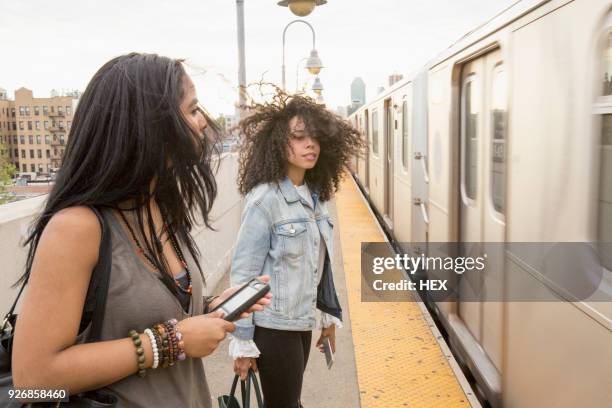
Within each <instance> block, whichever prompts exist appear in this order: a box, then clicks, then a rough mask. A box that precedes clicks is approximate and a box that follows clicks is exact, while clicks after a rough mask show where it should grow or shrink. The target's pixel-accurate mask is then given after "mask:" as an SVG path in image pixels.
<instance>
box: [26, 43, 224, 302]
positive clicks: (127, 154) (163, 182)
mask: <svg viewBox="0 0 612 408" xmlns="http://www.w3.org/2000/svg"><path fill="white" fill-rule="evenodd" d="M185 78H186V73H185V69H184V67H183V64H182V60H175V59H170V58H167V57H162V56H159V55H155V54H137V53H131V54H127V55H123V56H120V57H117V58H113V59H112V60H110V61H109V62H107V63H106V64H104V66H102V68H100V70H98V72H96V74H95V75H94V76H93V78H92V79H91V81H90V82H89V85H88V86H87V89H86V90H85V92H83V95H82V97H81V99H80V101H79V103H78V106H77V109H76V111H75V114H74V119H73V122H72V128H71V129H70V134H69V137H68V144H67V146H66V151H65V155H64V158H63V164H62V166H61V168H60V170H59V172H58V174H57V178H56V182H55V185H54V186H53V189H52V190H51V192H50V194H49V198H48V200H47V202H46V206H45V209H44V210H43V211H42V213H41V214H40V216H39V217H38V218H37V219H36V220H35V221H34V223H33V226H32V232H31V234H30V235H29V237H28V239H27V240H26V242H25V244H24V245H29V251H28V257H27V262H26V268H25V273H24V275H23V276H22V277H21V279H20V281H19V282H22V281H23V280H24V279H28V277H29V274H30V270H31V267H32V262H33V259H34V254H35V252H36V248H37V246H38V243H39V240H40V237H41V235H42V233H43V230H44V229H45V226H46V225H47V223H48V222H49V220H50V219H51V217H52V216H53V215H54V214H56V213H57V212H58V211H61V210H62V209H65V208H68V207H72V206H97V207H107V208H114V209H118V208H119V207H118V206H119V203H124V202H132V203H134V205H133V208H130V210H138V211H136V214H137V220H138V226H137V231H138V232H139V233H140V236H142V237H148V239H145V240H144V242H143V247H144V249H145V251H147V252H148V253H149V254H152V255H153V258H154V260H155V263H156V264H157V265H155V266H156V267H157V268H158V269H159V270H160V271H162V272H163V273H162V281H163V282H164V283H165V284H166V286H168V287H169V289H170V290H171V291H173V292H175V291H176V288H175V285H174V281H173V279H172V277H171V274H170V271H169V267H168V265H167V262H166V260H165V258H164V257H163V255H162V253H161V248H158V247H157V245H151V244H150V243H152V242H155V240H154V239H153V238H154V237H155V236H156V231H154V226H153V221H152V212H151V199H154V200H155V202H156V203H157V205H158V207H159V209H160V212H161V214H162V217H163V219H164V221H165V222H166V225H167V227H169V230H170V231H171V232H173V233H174V234H175V236H176V237H177V239H179V240H180V241H182V242H184V243H185V244H186V245H187V248H188V250H189V252H190V253H191V255H192V256H193V258H194V259H195V261H196V264H197V267H198V269H199V270H200V274H202V268H201V266H200V263H199V261H198V257H199V251H198V249H197V246H196V245H195V243H194V241H193V239H192V237H191V235H190V234H189V232H190V231H191V229H192V227H193V226H194V224H195V223H196V222H197V221H198V220H201V221H203V222H204V223H205V225H206V226H207V227H209V219H208V214H209V212H210V210H211V207H212V204H213V201H214V199H215V196H216V194H217V185H216V182H215V177H214V171H213V169H212V168H211V153H212V151H213V149H212V147H211V145H210V143H209V142H207V140H206V139H205V138H204V137H202V135H198V134H196V133H195V132H194V130H192V129H191V128H190V127H189V125H188V123H187V122H186V119H185V118H184V116H183V114H182V112H181V109H180V105H181V101H182V99H183V97H184V89H185V88H184V86H185V85H184V83H185V82H184V81H185ZM203 114H204V115H205V117H206V119H207V121H208V123H209V127H213V128H215V122H214V121H213V120H211V118H210V116H209V115H207V114H206V113H205V112H204V111H203ZM153 180H155V188H154V190H153V191H151V190H150V188H151V185H152V181H153ZM143 208H144V209H145V211H144V213H145V216H146V217H147V219H148V222H147V224H148V226H149V228H147V229H148V231H145V227H144V220H143V214H142V213H143V211H141V209H143ZM202 275H203V274H202ZM19 282H18V283H19Z"/></svg>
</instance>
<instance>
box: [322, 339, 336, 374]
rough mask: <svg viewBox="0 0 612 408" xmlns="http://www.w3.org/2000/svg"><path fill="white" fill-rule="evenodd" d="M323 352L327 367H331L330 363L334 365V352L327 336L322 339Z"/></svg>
mask: <svg viewBox="0 0 612 408" xmlns="http://www.w3.org/2000/svg"><path fill="white" fill-rule="evenodd" d="M323 352H324V353H325V361H326V362H327V368H328V369H331V368H332V365H334V352H333V351H332V348H331V343H330V342H329V337H325V338H324V339H323Z"/></svg>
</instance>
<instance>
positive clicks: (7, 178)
mask: <svg viewBox="0 0 612 408" xmlns="http://www.w3.org/2000/svg"><path fill="white" fill-rule="evenodd" d="M0 150H2V151H4V150H5V149H4V146H3V145H2V144H0ZM16 172H17V168H16V167H15V165H14V164H12V163H11V162H10V161H9V160H8V158H7V157H6V155H0V204H5V203H8V202H9V201H11V195H10V194H9V192H8V189H7V187H8V186H10V185H11V184H12V182H13V176H14V175H15V173H16Z"/></svg>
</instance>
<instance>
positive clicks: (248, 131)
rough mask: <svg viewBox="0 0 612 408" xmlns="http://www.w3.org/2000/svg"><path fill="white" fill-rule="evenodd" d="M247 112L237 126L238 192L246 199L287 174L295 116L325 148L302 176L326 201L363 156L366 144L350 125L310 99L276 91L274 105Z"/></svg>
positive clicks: (265, 105)
mask: <svg viewBox="0 0 612 408" xmlns="http://www.w3.org/2000/svg"><path fill="white" fill-rule="evenodd" d="M249 110H250V111H249V115H248V116H247V117H246V118H245V119H243V120H242V121H241V122H240V124H239V128H240V133H241V137H242V148H241V150H240V159H239V170H238V190H239V191H240V193H241V194H242V195H246V194H247V193H248V192H249V191H251V190H252V189H253V188H254V187H255V186H257V185H258V184H260V183H271V182H278V181H280V180H282V179H283V178H284V177H285V176H286V175H287V168H288V157H287V150H288V146H289V136H290V129H289V120H290V119H291V118H293V117H295V116H299V117H301V118H302V120H303V121H304V124H305V126H306V131H307V132H308V133H309V134H310V135H312V136H313V137H315V138H316V139H317V141H318V142H319V145H320V146H321V152H320V154H319V159H318V160H317V164H316V165H315V166H314V167H313V168H312V169H309V170H306V174H305V176H304V177H305V180H306V182H307V183H308V185H309V186H310V187H311V188H312V189H314V190H316V191H318V193H319V196H320V198H321V200H323V201H328V200H329V199H330V198H331V197H332V196H333V194H334V193H335V192H336V191H337V190H338V184H339V183H340V180H341V179H342V176H343V174H344V169H345V166H347V165H348V163H349V161H350V160H351V159H352V158H353V157H354V156H355V155H361V154H362V152H363V150H364V148H365V146H366V142H365V141H364V140H363V139H362V138H361V135H360V133H359V131H358V130H357V129H355V128H354V127H352V126H351V125H350V124H349V122H347V121H346V120H344V119H342V118H341V117H339V116H337V115H335V114H334V113H332V112H330V111H329V110H327V109H326V108H325V107H324V106H322V105H319V104H317V103H315V101H314V100H313V99H311V98H309V97H306V96H301V95H287V94H285V93H283V92H282V91H280V90H277V93H276V94H275V95H274V97H273V98H272V101H271V102H267V103H262V104H253V105H251V106H250V107H249Z"/></svg>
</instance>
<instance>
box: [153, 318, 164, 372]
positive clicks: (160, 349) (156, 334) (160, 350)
mask: <svg viewBox="0 0 612 408" xmlns="http://www.w3.org/2000/svg"><path fill="white" fill-rule="evenodd" d="M151 331H152V332H153V336H154V337H155V342H156V343H157V350H158V353H159V364H158V367H163V364H164V361H165V356H164V352H163V346H162V337H161V335H160V334H159V332H158V331H157V330H156V329H155V327H153V328H151Z"/></svg>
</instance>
